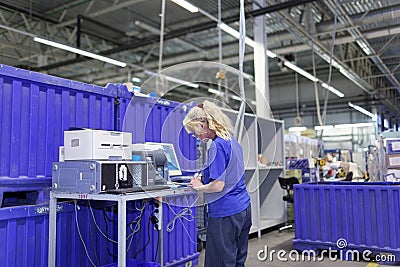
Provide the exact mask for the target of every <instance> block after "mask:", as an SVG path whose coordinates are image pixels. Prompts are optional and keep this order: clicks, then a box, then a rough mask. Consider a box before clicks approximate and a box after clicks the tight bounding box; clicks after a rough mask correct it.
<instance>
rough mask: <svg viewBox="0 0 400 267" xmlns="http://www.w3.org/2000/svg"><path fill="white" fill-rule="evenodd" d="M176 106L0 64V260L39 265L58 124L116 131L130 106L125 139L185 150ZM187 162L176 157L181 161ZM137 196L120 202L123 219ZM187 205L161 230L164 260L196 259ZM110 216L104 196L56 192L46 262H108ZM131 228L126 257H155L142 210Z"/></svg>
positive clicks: (131, 214)
mask: <svg viewBox="0 0 400 267" xmlns="http://www.w3.org/2000/svg"><path fill="white" fill-rule="evenodd" d="M166 103H168V105H166ZM180 107H181V104H180V103H175V102H172V101H159V99H154V98H144V97H143V98H141V97H136V96H135V97H134V96H133V94H132V93H130V92H128V91H127V89H126V87H125V86H122V85H119V84H111V85H108V86H107V87H106V88H104V87H99V86H95V85H90V84H84V83H81V82H76V81H71V80H66V79H62V78H58V77H53V76H50V75H45V74H41V73H35V72H31V71H27V70H22V69H18V68H14V67H10V66H6V65H0V120H1V125H2V129H1V131H0V147H1V149H0V200H1V202H0V204H1V206H0V238H1V239H2V242H0V266H18V267H20V266H27V267H28V266H29V267H31V266H38V267H39V266H40V267H41V266H47V262H48V259H47V256H48V233H49V229H48V219H49V218H48V213H49V206H48V202H49V190H50V188H51V175H52V163H53V162H57V161H58V160H59V147H60V146H63V141H64V139H63V133H64V131H65V130H68V129H69V128H70V127H76V128H92V129H101V130H117V131H121V130H123V121H124V120H123V118H124V117H125V115H126V114H127V113H128V112H130V111H129V110H130V109H132V110H133V111H135V112H136V114H135V116H134V118H135V119H134V124H135V125H134V126H133V128H132V129H134V131H135V132H134V133H133V136H134V140H133V141H134V142H145V141H152V142H160V141H163V142H169V143H173V144H174V145H175V147H176V148H178V147H179V148H180V149H181V151H180V152H181V153H179V155H178V158H179V157H181V158H182V157H184V158H188V159H194V158H195V157H196V155H197V154H196V144H195V140H194V138H191V137H190V135H188V134H187V133H186V132H185V131H182V130H181V128H180V127H178V126H181V124H182V119H183V117H184V116H185V114H186V113H185V112H186V111H185V110H186V109H183V108H180ZM144 111H147V112H148V113H147V114H146V113H145V112H144ZM167 117H168V118H169V119H168V120H167V119H166V118H167ZM165 121H168V123H170V125H167V127H168V128H169V129H168V134H166V133H163V132H162V128H163V124H164V123H165ZM181 158H180V159H181ZM185 164H186V165H185ZM190 164H191V163H183V164H182V165H183V168H188V169H189V168H190V167H191V166H190ZM196 197H197V196H196V195H190V194H189V195H185V196H180V195H178V196H176V197H170V198H169V199H168V205H167V204H163V205H165V207H164V217H163V218H164V221H163V222H164V225H167V224H168V223H169V222H170V221H171V220H172V219H173V218H174V217H175V214H176V213H178V212H179V211H180V210H181V209H183V208H184V207H185V205H186V203H192V202H193V201H195V200H196ZM139 204H140V203H137V202H134V203H131V204H130V205H132V207H131V208H132V210H131V211H128V214H127V217H128V221H129V220H130V219H131V221H133V220H134V219H135V218H137V216H138V210H137V208H136V207H137V205H139ZM152 205H153V204H152V202H151V201H150V202H148V203H146V206H145V209H144V213H143V216H144V218H147V217H148V216H149V215H150V212H151V210H152V209H153V207H152ZM189 211H190V212H192V213H193V215H194V220H193V221H192V222H190V221H183V220H178V221H177V222H176V224H175V227H174V229H173V230H172V231H166V230H164V231H165V232H164V240H163V242H164V253H165V254H164V262H163V265H164V266H186V265H187V264H190V265H193V266H194V265H196V264H197V258H198V253H197V248H196V220H195V218H196V216H195V215H196V213H195V212H196V209H195V205H193V206H190V207H189ZM146 216H147V217H146ZM116 218H117V214H115V208H114V207H113V206H112V205H111V204H109V203H105V204H104V205H101V204H100V203H98V202H95V201H91V203H90V205H89V203H88V202H87V201H78V202H77V203H76V204H74V203H73V202H60V203H59V204H58V206H57V249H56V258H57V259H56V261H57V264H56V265H57V266H91V263H90V262H89V257H90V258H92V259H94V263H95V265H96V266H103V265H107V264H113V263H115V261H116V255H117V246H116V244H115V243H113V242H111V241H110V240H117V235H118V231H117V226H116V223H115V220H116ZM129 218H130V219H129ZM129 226H130V225H128V226H127V227H129ZM78 229H79V230H80V234H81V237H80V236H79V234H78ZM98 229H101V230H102V232H103V233H105V235H106V236H107V237H108V239H106V238H105V237H104V236H102V235H101V234H100V233H99V231H98ZM140 229H141V231H140V232H139V233H138V234H137V235H136V236H135V237H134V238H133V239H132V240H134V242H135V245H134V246H131V248H132V249H131V250H130V251H128V252H127V258H134V255H136V260H140V261H143V262H148V263H152V262H156V261H157V258H158V253H159V252H158V251H157V247H158V246H157V245H158V243H157V242H158V238H157V236H158V233H157V231H155V230H154V228H153V227H152V226H148V223H147V220H143V221H142V222H141V224H140ZM129 231H130V230H129V229H128V230H127V232H128V233H129ZM147 242H150V243H149V244H148V245H146V243H147ZM83 244H85V246H86V250H87V252H86V253H85V247H84V245H83ZM142 248H143V249H142ZM180 248H182V249H180ZM140 249H142V251H139V250H140ZM139 252H140V253H139ZM147 266H148V265H147ZM154 266H155V265H154Z"/></svg>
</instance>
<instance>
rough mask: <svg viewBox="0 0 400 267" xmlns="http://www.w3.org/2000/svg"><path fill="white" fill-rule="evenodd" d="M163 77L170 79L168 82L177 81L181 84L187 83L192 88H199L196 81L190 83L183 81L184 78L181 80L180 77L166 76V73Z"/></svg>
mask: <svg viewBox="0 0 400 267" xmlns="http://www.w3.org/2000/svg"><path fill="white" fill-rule="evenodd" d="M163 77H164V78H165V79H166V80H167V81H170V82H174V83H178V84H182V85H187V86H189V87H193V88H199V85H198V84H197V83H191V82H188V81H184V80H181V79H177V78H174V77H171V76H167V75H163Z"/></svg>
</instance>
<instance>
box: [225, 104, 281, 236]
mask: <svg viewBox="0 0 400 267" xmlns="http://www.w3.org/2000/svg"><path fill="white" fill-rule="evenodd" d="M223 110H224V112H225V113H226V114H227V115H228V117H229V118H230V119H231V120H232V122H235V121H236V117H237V114H238V112H236V111H232V110H227V109H223ZM238 141H239V143H240V144H241V145H242V148H243V156H244V161H245V181H246V185H247V190H248V191H249V194H250V198H251V205H252V221H253V226H252V228H251V229H250V233H257V234H258V236H259V237H260V236H261V231H262V230H264V229H267V228H270V227H273V226H277V225H280V224H282V223H284V222H285V221H286V205H285V202H284V201H283V200H282V197H283V194H284V192H283V190H282V189H281V188H280V186H279V182H278V177H279V176H283V175H284V170H285V156H284V154H285V153H284V123H283V121H280V120H275V119H268V118H259V117H256V116H255V115H253V114H247V113H246V114H245V116H244V129H243V135H242V138H241V139H240V140H238ZM259 156H260V158H262V159H263V160H264V161H265V163H264V164H261V163H260V162H259V160H258V158H259Z"/></svg>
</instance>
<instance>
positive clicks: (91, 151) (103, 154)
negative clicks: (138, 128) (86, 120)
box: [64, 129, 132, 161]
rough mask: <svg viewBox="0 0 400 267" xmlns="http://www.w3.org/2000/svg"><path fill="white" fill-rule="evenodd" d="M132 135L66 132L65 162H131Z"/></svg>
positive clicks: (91, 130)
mask: <svg viewBox="0 0 400 267" xmlns="http://www.w3.org/2000/svg"><path fill="white" fill-rule="evenodd" d="M131 144H132V133H127V132H117V131H105V130H93V129H79V130H72V131H65V132H64V160H65V161H69V160H131V158H132V149H131Z"/></svg>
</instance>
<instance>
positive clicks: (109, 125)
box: [0, 65, 117, 178]
mask: <svg viewBox="0 0 400 267" xmlns="http://www.w3.org/2000/svg"><path fill="white" fill-rule="evenodd" d="M116 94H117V92H116V90H112V88H108V90H106V89H105V88H102V87H97V86H92V85H88V84H83V83H79V82H73V81H69V80H65V79H61V78H57V77H53V76H49V75H45V74H41V73H35V72H30V71H26V70H21V69H16V68H12V67H9V66H4V65H0V123H1V127H2V129H1V131H0V148H1V149H0V177H11V178H17V177H25V178H27V177H29V178H32V177H36V178H38V177H51V167H52V162H54V161H58V154H59V146H60V145H63V131H64V130H68V129H69V128H70V127H88V128H96V129H105V130H113V129H114V121H115V118H114V99H115V97H116Z"/></svg>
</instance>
